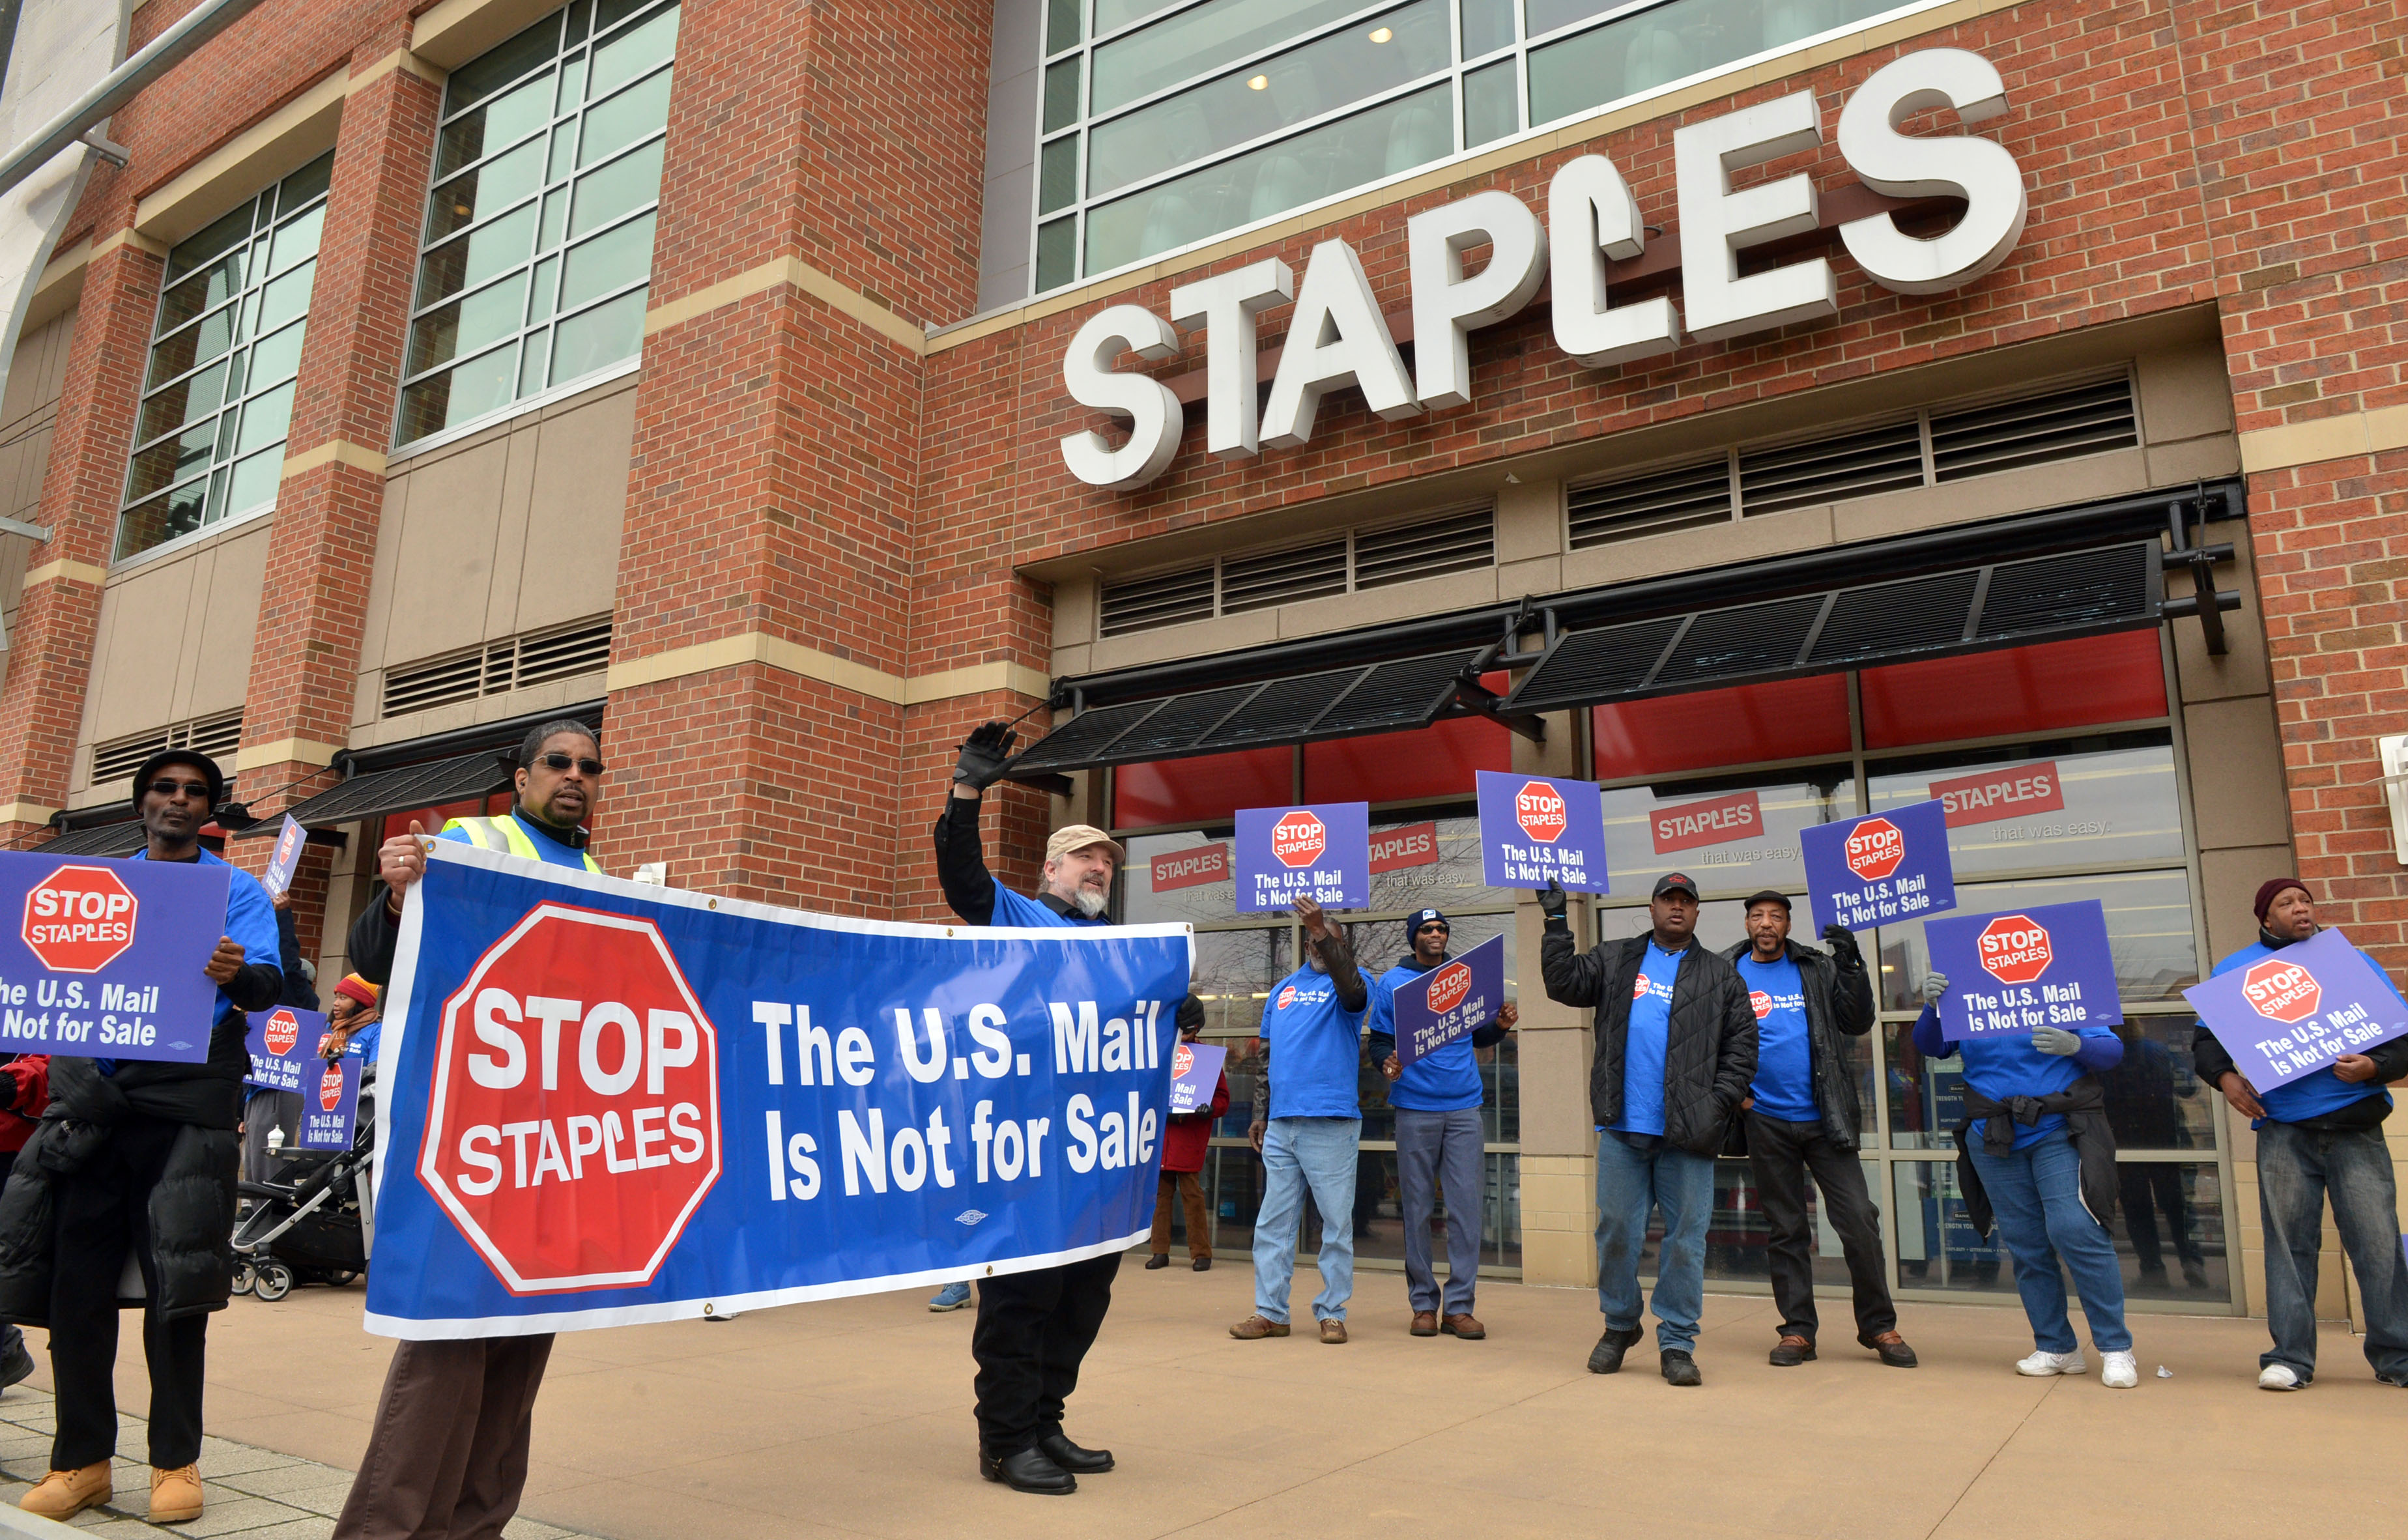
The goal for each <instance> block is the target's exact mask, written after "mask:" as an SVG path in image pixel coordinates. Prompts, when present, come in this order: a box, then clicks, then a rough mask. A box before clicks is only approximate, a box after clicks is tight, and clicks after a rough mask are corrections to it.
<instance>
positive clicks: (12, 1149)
mask: <svg viewBox="0 0 2408 1540" xmlns="http://www.w3.org/2000/svg"><path fill="white" fill-rule="evenodd" d="M49 1105H50V1055H49V1054H47V1053H21V1054H17V1055H16V1056H14V1057H12V1058H7V1059H0V1184H5V1183H6V1182H7V1179H8V1169H9V1167H11V1166H13V1165H15V1164H16V1163H17V1151H19V1150H21V1149H22V1148H25V1141H26V1140H27V1139H29V1138H31V1137H33V1134H34V1130H35V1128H36V1126H38V1125H39V1124H40V1122H41V1120H42V1109H43V1108H44V1107H47V1106H49ZM33 1372H34V1355H33V1354H32V1353H30V1352H28V1351H26V1349H25V1333H22V1332H21V1331H19V1330H18V1329H17V1328H16V1327H14V1326H8V1325H0V1390H7V1388H8V1387H9V1386H11V1385H14V1384H16V1383H17V1382H18V1381H19V1380H21V1379H22V1378H24V1377H25V1376H27V1375H30V1374H32V1373H33Z"/></svg>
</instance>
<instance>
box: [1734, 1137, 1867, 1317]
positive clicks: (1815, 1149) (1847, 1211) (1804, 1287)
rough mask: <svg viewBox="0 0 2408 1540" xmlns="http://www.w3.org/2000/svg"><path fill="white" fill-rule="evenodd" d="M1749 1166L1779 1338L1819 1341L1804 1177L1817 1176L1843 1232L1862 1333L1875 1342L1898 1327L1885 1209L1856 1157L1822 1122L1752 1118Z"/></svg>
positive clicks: (1834, 1224)
mask: <svg viewBox="0 0 2408 1540" xmlns="http://www.w3.org/2000/svg"><path fill="white" fill-rule="evenodd" d="M1747 1162H1748V1164H1749V1165H1750V1166H1752V1167H1753V1168H1754V1169H1755V1171H1756V1192H1757V1194H1758V1195H1759V1196H1760V1197H1762V1199H1763V1200H1764V1219H1765V1223H1766V1224H1768V1225H1770V1227H1771V1230H1772V1236H1771V1239H1770V1241H1768V1242H1767V1243H1766V1245H1765V1251H1766V1254H1767V1260H1768V1262H1770V1265H1771V1271H1772V1299H1773V1303H1774V1304H1776V1305H1779V1306H1781V1333H1782V1335H1784V1336H1800V1337H1804V1338H1805V1339H1806V1340H1807V1341H1809V1342H1812V1341H1813V1340H1814V1329H1815V1326H1816V1324H1817V1322H1816V1317H1815V1314H1814V1229H1813V1221H1812V1220H1811V1219H1809V1218H1808V1216H1807V1213H1806V1176H1807V1174H1808V1173H1809V1172H1812V1173H1813V1176H1814V1186H1815V1189H1816V1191H1819V1192H1820V1193H1821V1194H1822V1197H1823V1215H1824V1218H1826V1219H1829V1220H1830V1221H1831V1228H1832V1229H1833V1230H1836V1231H1838V1232H1839V1234H1840V1247H1841V1249H1842V1251H1843V1252H1845V1253H1846V1255H1847V1259H1848V1281H1849V1283H1850V1284H1851V1285H1852V1286H1853V1287H1854V1288H1855V1290H1856V1335H1857V1336H1858V1337H1859V1338H1866V1337H1874V1336H1878V1335H1880V1334H1881V1333H1884V1332H1891V1331H1896V1330H1897V1329H1898V1306H1897V1305H1894V1304H1893V1303H1891V1301H1890V1297H1889V1280H1888V1279H1887V1278H1886V1277H1885V1276H1883V1275H1884V1272H1885V1268H1884V1266H1883V1263H1882V1243H1881V1210H1880V1209H1878V1208H1876V1207H1874V1206H1873V1200H1872V1194H1871V1193H1870V1192H1867V1191H1865V1172H1864V1167H1862V1166H1861V1165H1858V1164H1857V1163H1856V1151H1855V1150H1853V1149H1842V1148H1840V1147H1839V1146H1838V1145H1836V1144H1833V1143H1832V1142H1831V1137H1830V1135H1829V1134H1826V1133H1824V1132H1823V1125H1822V1124H1821V1123H1819V1122H1816V1123H1791V1122H1784V1121H1782V1120H1781V1119H1777V1118H1766V1117H1763V1116H1760V1115H1759V1114H1757V1113H1755V1112H1750V1113H1749V1114H1748V1115H1747Z"/></svg>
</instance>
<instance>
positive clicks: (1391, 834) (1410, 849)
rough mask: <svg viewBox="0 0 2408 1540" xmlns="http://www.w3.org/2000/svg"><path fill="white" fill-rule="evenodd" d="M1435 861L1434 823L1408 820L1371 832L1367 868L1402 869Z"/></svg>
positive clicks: (1390, 870)
mask: <svg viewBox="0 0 2408 1540" xmlns="http://www.w3.org/2000/svg"><path fill="white" fill-rule="evenodd" d="M1437 864H1438V824H1437V823H1436V822H1434V821H1433V822H1429V823H1408V824H1406V825H1405V826H1404V827H1403V828H1401V829H1390V830H1388V831H1386V832H1385V833H1383V834H1373V835H1372V836H1371V871H1372V873H1373V874H1374V875H1375V876H1376V875H1377V874H1379V873H1381V872H1398V871H1402V870H1404V869H1405V868H1406V867H1408V866H1435V865H1437Z"/></svg>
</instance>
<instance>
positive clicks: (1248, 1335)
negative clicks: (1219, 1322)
mask: <svg viewBox="0 0 2408 1540" xmlns="http://www.w3.org/2000/svg"><path fill="white" fill-rule="evenodd" d="M1287 1330H1288V1328H1287V1322H1285V1321H1283V1320H1269V1319H1265V1318H1264V1317H1261V1316H1248V1317H1247V1318H1246V1319H1243V1320H1241V1321H1240V1322H1238V1324H1237V1325H1235V1326H1232V1327H1230V1328H1229V1334H1230V1335H1231V1336H1233V1337H1236V1338H1237V1339H1238V1340H1239V1341H1240V1342H1260V1341H1262V1340H1263V1338H1265V1337H1283V1336H1285V1335H1287Z"/></svg>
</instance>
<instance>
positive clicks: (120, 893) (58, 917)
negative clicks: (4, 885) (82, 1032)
mask: <svg viewBox="0 0 2408 1540" xmlns="http://www.w3.org/2000/svg"><path fill="white" fill-rule="evenodd" d="M140 911H141V905H140V904H139V903H137V902H136V899H135V897H134V892H133V890H132V889H130V888H128V887H126V886H125V884H124V883H123V882H122V880H120V879H119V877H118V876H117V874H116V873H115V872H112V871H110V870H109V869H108V867H106V866H62V867H60V868H59V869H58V870H57V871H55V872H52V873H51V874H50V876H48V877H44V878H42V880H41V881H39V882H36V883H35V884H34V886H33V887H32V888H31V889H30V890H29V891H27V892H26V894H25V923H24V929H23V931H22V934H23V936H24V940H25V946H26V947H27V948H28V949H30V950H31V951H32V952H33V954H34V955H35V956H36V957H37V958H40V959H41V961H42V966H44V967H46V968H48V969H50V971H51V972H52V973H98V972H99V971H100V970H101V969H103V968H105V967H107V966H108V965H109V964H110V963H111V962H116V961H117V960H118V959H119V958H120V957H122V956H123V955H124V954H125V950H126V948H129V947H131V946H133V945H134V927H135V924H136V920H138V919H139V916H140Z"/></svg>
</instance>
